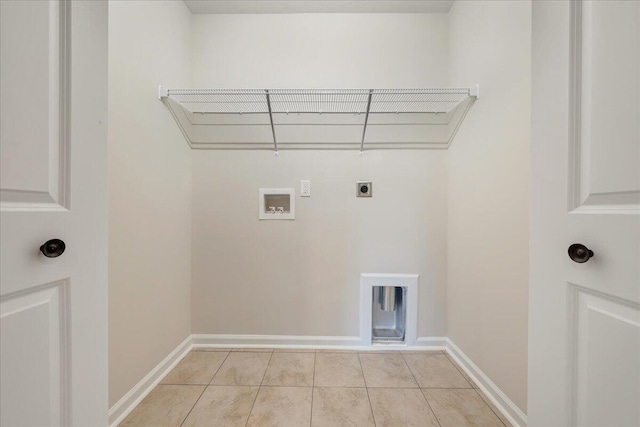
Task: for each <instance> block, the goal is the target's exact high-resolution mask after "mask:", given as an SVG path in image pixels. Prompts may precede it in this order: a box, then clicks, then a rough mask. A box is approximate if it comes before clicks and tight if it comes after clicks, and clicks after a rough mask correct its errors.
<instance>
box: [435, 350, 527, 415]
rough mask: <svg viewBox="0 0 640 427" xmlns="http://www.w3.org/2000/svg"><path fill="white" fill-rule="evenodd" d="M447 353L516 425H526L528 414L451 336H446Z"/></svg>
mask: <svg viewBox="0 0 640 427" xmlns="http://www.w3.org/2000/svg"><path fill="white" fill-rule="evenodd" d="M446 343H447V353H449V355H450V356H451V358H452V359H453V360H455V361H456V363H457V364H458V365H459V366H460V367H461V368H462V369H463V370H464V371H465V372H466V374H467V375H469V377H470V378H471V379H472V380H473V381H474V382H475V383H476V384H477V385H478V387H479V388H480V390H482V391H483V392H484V394H485V395H486V396H487V397H488V398H489V400H491V402H492V403H493V404H494V405H495V407H496V408H497V409H498V410H499V411H500V412H501V413H502V415H504V416H505V418H506V419H507V420H509V422H510V423H511V424H513V426H514V427H526V425H527V416H526V414H525V413H524V412H522V411H521V410H520V408H518V406H516V404H515V403H513V401H512V400H511V399H509V398H508V397H507V395H506V394H504V393H503V392H502V390H500V389H499V388H498V386H497V385H495V383H494V382H493V381H491V380H490V379H489V377H488V376H486V375H485V373H484V372H482V371H481V370H480V368H478V366H476V364H475V363H473V362H472V361H471V359H469V357H467V355H466V354H464V352H463V351H462V350H460V348H459V347H458V346H457V345H455V344H454V343H453V341H451V340H450V339H449V338H446Z"/></svg>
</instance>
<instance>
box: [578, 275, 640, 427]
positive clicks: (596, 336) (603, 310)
mask: <svg viewBox="0 0 640 427" xmlns="http://www.w3.org/2000/svg"><path fill="white" fill-rule="evenodd" d="M568 285H569V304H570V307H569V308H570V309H569V313H570V319H569V331H570V340H569V343H570V346H569V348H570V350H569V351H570V357H569V359H568V360H569V367H570V369H569V374H570V380H569V385H570V400H569V401H570V402H571V414H570V416H571V424H570V425H580V426H598V425H608V426H626V425H640V408H638V402H637V400H636V399H637V397H638V395H640V366H639V365H638V363H637V362H638V360H640V305H639V304H637V303H635V302H633V301H628V300H625V299H622V298H617V297H614V296H611V295H607V294H604V293H602V292H598V291H594V290H591V289H588V288H585V287H582V286H579V285H576V284H572V283H569V284H568ZM612 331H615V332H614V333H612ZM629 367H631V369H629ZM634 367H635V369H634ZM596 403H597V404H596Z"/></svg>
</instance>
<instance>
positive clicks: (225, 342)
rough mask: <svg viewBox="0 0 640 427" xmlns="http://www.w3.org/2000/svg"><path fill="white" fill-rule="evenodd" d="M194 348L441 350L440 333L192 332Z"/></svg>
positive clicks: (442, 344)
mask: <svg viewBox="0 0 640 427" xmlns="http://www.w3.org/2000/svg"><path fill="white" fill-rule="evenodd" d="M192 338H193V347H194V348H225V347H236V348H248V347H253V348H286V349H296V348H300V349H310V350H361V351H368V350H381V349H384V350H445V349H446V345H447V341H446V338H444V337H434V338H431V337H420V338H418V339H417V340H416V342H415V344H413V345H410V346H406V345H394V344H381V345H371V343H366V342H365V341H363V340H362V339H361V338H360V337H356V336H352V337H350V336H305V335H302V336H301V335H231V334H194V335H192Z"/></svg>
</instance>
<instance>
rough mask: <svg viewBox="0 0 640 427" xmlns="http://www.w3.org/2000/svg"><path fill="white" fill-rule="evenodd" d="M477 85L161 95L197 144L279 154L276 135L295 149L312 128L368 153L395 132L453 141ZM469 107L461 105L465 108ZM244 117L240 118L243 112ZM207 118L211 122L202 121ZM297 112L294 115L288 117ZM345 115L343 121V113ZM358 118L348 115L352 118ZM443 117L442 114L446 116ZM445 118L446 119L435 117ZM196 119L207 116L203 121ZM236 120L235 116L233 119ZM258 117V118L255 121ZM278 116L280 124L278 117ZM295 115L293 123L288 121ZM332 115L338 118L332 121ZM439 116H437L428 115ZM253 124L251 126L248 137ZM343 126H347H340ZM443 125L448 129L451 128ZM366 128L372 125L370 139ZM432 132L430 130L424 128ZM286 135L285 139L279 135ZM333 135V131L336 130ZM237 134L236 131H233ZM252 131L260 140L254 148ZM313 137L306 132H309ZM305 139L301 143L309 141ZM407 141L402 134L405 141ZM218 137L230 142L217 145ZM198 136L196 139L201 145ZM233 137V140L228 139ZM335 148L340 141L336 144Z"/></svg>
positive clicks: (197, 91)
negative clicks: (268, 148) (266, 148)
mask: <svg viewBox="0 0 640 427" xmlns="http://www.w3.org/2000/svg"><path fill="white" fill-rule="evenodd" d="M477 96H478V88H477V87H475V88H446V89H445V88H431V89H163V88H162V87H160V93H159V97H160V99H162V100H166V103H167V106H169V108H170V109H171V112H172V114H173V115H174V118H175V119H176V121H177V122H178V125H179V126H180V128H181V130H182V131H183V133H184V135H185V137H186V138H187V140H188V141H189V143H190V144H192V146H193V145H194V144H201V145H204V144H207V143H209V144H223V145H225V146H226V145H233V144H234V143H235V142H238V143H239V144H249V145H250V144H258V145H259V144H266V143H267V141H266V138H267V136H268V135H269V134H270V137H269V139H271V140H272V141H271V143H272V144H273V146H274V149H275V150H276V151H277V148H278V143H280V142H281V141H279V140H278V135H281V137H282V138H283V139H284V144H290V145H294V144H295V143H294V142H292V141H291V140H290V139H291V138H295V137H292V136H291V135H292V132H293V131H295V129H299V127H300V126H307V131H306V133H307V134H310V133H313V134H314V135H318V134H323V135H325V136H326V135H336V134H338V133H340V131H339V129H343V130H344V132H343V133H342V134H343V135H345V138H346V136H347V135H349V136H348V138H347V139H349V141H348V142H345V143H347V144H354V143H357V144H358V145H359V147H360V150H361V151H362V150H363V149H364V144H365V141H366V142H367V144H369V143H371V144H381V145H383V144H387V142H386V140H389V141H388V144H391V145H392V144H393V143H394V142H393V139H392V138H394V135H409V134H410V133H411V132H414V133H416V132H419V131H422V130H424V129H423V128H424V126H431V127H432V129H429V132H430V133H429V135H431V136H430V138H432V139H434V140H437V141H435V143H438V144H443V143H446V144H448V143H449V142H450V141H451V138H453V134H455V131H456V130H457V128H458V126H459V124H460V122H461V121H462V119H463V118H464V115H465V114H466V111H467V109H468V108H469V106H470V105H471V102H472V101H473V100H474V99H475V98H477ZM460 106H463V107H462V108H459V107H460ZM245 114H246V115H247V116H245V118H242V117H241V116H243V115H245ZM204 115H210V116H205V117H209V118H205V117H203V116H204ZM289 115H293V116H295V117H290V116H289ZM337 115H342V116H341V117H343V119H340V117H339V116H337ZM347 115H350V116H354V117H353V118H348V117H349V116H347ZM440 115H442V116H440ZM436 116H438V117H443V118H442V119H438V118H435V117H436ZM198 117H203V118H202V119H198ZM234 117H236V118H234ZM252 117H253V118H252ZM274 117H275V119H274ZM289 117H290V118H289ZM331 117H333V119H332V118H331ZM428 117H434V118H428ZM203 125H205V127H207V126H206V125H209V127H213V128H214V129H212V132H214V131H215V132H217V134H216V136H214V137H212V139H213V140H212V141H205V140H206V137H205V136H201V135H203V134H204V133H205V132H206V131H205V130H203V128H202V126H203ZM247 126H253V127H254V128H253V130H251V131H250V132H249V130H248V128H247ZM337 126H342V127H341V128H340V127H337ZM354 126H359V127H360V128H361V131H360V134H361V138H359V141H353V139H354V137H353V135H354V133H355V132H356V131H355V129H354ZM437 126H445V127H447V129H448V130H447V131H446V132H445V131H443V130H442V128H440V129H438V128H437ZM367 127H370V128H372V129H371V131H372V133H371V134H370V135H369V136H368V134H367ZM425 129H426V128H425ZM278 131H280V134H278ZM334 131H335V132H334ZM233 132H235V133H233ZM247 134H251V135H255V138H256V140H255V141H253V142H250V143H247V142H246V141H243V140H242V139H241V138H246V137H247V136H246V135H247ZM307 136H308V135H307ZM307 136H301V137H299V138H301V139H300V141H297V142H296V143H299V144H303V142H304V141H303V140H304V138H305V137H307ZM403 137H404V136H403ZM218 138H225V140H219V139H218ZM407 138H408V139H410V140H411V141H407V142H409V145H411V144H413V145H416V144H420V139H419V138H418V137H411V136H408V137H407ZM195 139H198V141H195ZM226 139H228V140H229V141H226ZM336 144H339V143H338V142H336Z"/></svg>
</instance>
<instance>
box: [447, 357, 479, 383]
mask: <svg viewBox="0 0 640 427" xmlns="http://www.w3.org/2000/svg"><path fill="white" fill-rule="evenodd" d="M444 356H445V357H446V358H447V360H448V361H449V363H451V364H452V365H453V367H454V368H456V370H457V371H458V372H459V373H460V375H462V378H464V380H465V381H466V382H467V384H469V385H470V386H471V388H472V389H474V390H475V387H474V386H473V384H471V381H469V380H468V379H467V374H466V372H462V371H461V370H460V368H459V367H458V365H457V364H456V363H455V362H454V361H453V360H451V358H450V357H449V355H448V354H447V352H445V353H444Z"/></svg>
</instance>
